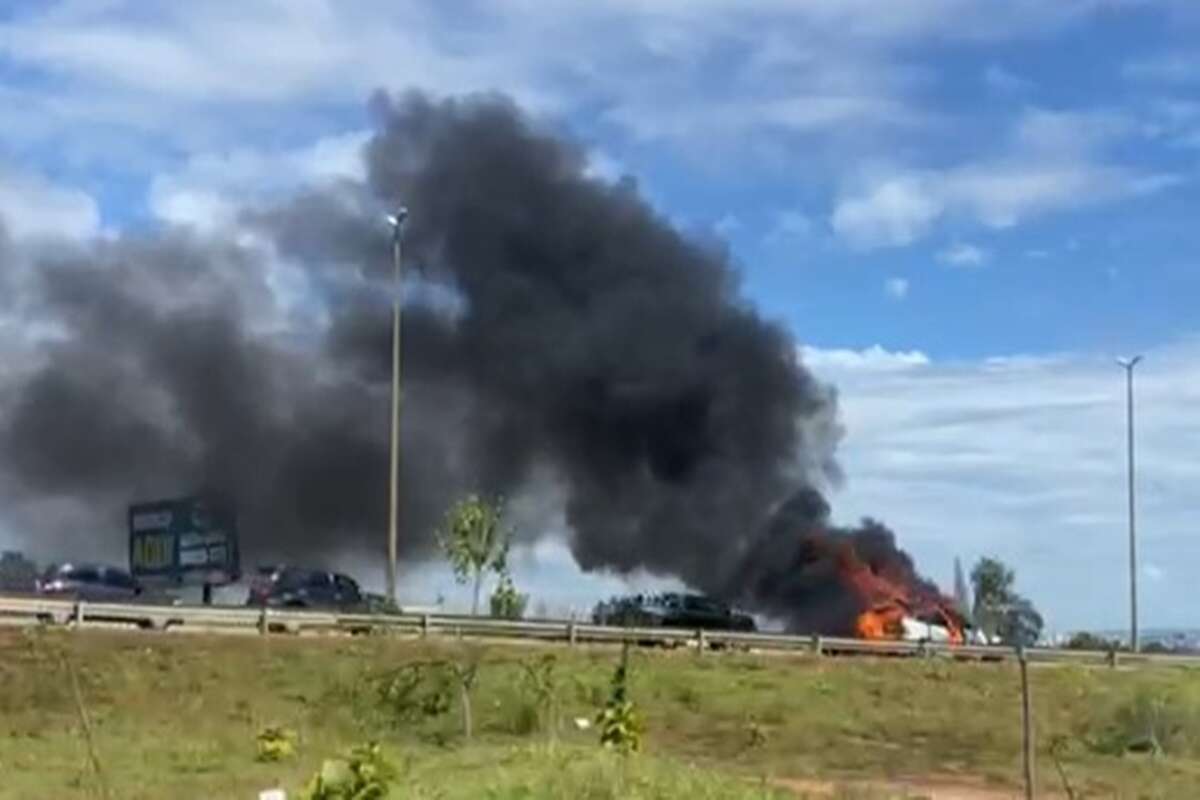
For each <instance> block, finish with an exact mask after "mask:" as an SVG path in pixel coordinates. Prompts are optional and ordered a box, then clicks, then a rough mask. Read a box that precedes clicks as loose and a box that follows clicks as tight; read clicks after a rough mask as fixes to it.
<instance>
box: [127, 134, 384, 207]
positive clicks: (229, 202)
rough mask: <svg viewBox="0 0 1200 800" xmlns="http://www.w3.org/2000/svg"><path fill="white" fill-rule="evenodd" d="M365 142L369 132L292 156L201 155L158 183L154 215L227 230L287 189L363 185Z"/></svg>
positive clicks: (322, 142) (153, 189)
mask: <svg viewBox="0 0 1200 800" xmlns="http://www.w3.org/2000/svg"><path fill="white" fill-rule="evenodd" d="M367 137H368V134H367V132H365V131H352V132H348V133H343V134H339V135H336V136H330V137H326V138H323V139H319V140H317V141H316V142H314V143H313V144H311V145H309V146H306V147H301V148H297V149H293V150H282V151H273V152H272V151H264V150H256V149H251V148H238V149H234V150H230V151H227V152H222V153H202V154H198V155H195V156H192V157H191V158H189V159H188V160H187V161H186V162H184V163H183V164H182V165H181V166H180V167H179V168H178V169H177V170H174V171H172V172H171V173H167V174H162V175H158V176H156V177H155V178H154V180H153V182H152V183H151V186H150V193H149V203H150V209H151V211H152V212H153V213H154V215H155V216H156V217H158V218H159V219H162V220H164V221H167V222H172V223H175V224H180V225H192V226H195V227H197V228H201V229H212V228H214V227H220V226H223V225H228V224H230V223H231V222H232V221H233V219H234V217H235V216H236V214H237V212H238V211H239V210H241V209H242V208H244V207H245V206H247V205H251V204H253V203H254V202H255V201H256V200H262V199H264V198H266V197H270V196H271V195H273V194H278V193H280V192H282V191H284V190H286V189H294V188H297V187H301V186H306V185H319V184H322V183H325V182H328V181H333V180H336V179H338V178H351V179H356V180H361V179H363V178H364V177H365V167H364V165H363V162H362V157H361V151H362V147H363V145H364V144H365V143H366V140H367Z"/></svg>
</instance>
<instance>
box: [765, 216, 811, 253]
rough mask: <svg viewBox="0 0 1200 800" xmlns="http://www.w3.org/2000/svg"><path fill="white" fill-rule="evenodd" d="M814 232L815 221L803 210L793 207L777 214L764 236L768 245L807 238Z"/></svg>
mask: <svg viewBox="0 0 1200 800" xmlns="http://www.w3.org/2000/svg"><path fill="white" fill-rule="evenodd" d="M812 232H813V221H812V219H811V218H810V217H809V216H808V215H807V214H805V213H804V212H803V211H797V210H795V209H791V210H788V211H780V212H777V213H776V214H775V220H774V222H773V223H772V225H771V228H770V230H768V231H767V234H766V236H765V237H763V243H764V244H766V245H777V244H787V243H793V242H795V241H796V240H798V239H806V238H808V237H809V236H810V235H811V234H812Z"/></svg>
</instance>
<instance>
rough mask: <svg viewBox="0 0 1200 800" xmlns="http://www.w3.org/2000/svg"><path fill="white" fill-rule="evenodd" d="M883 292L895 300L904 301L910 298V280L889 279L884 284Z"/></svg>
mask: <svg viewBox="0 0 1200 800" xmlns="http://www.w3.org/2000/svg"><path fill="white" fill-rule="evenodd" d="M883 291H884V293H885V294H886V295H887V296H888V297H890V298H892V299H893V300H903V299H904V298H906V297H908V279H907V278H888V279H887V280H886V281H884V282H883Z"/></svg>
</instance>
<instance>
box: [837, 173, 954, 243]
mask: <svg viewBox="0 0 1200 800" xmlns="http://www.w3.org/2000/svg"><path fill="white" fill-rule="evenodd" d="M944 210H945V208H944V206H943V204H942V201H941V199H940V198H939V197H938V196H937V192H935V191H932V190H931V187H930V186H929V185H928V183H927V182H926V181H925V180H923V179H921V178H919V177H915V176H900V177H895V178H891V179H887V180H884V181H881V182H880V183H879V184H877V185H875V186H874V187H872V188H871V189H870V190H869V191H868V192H867V193H865V194H863V195H859V196H855V197H850V198H847V199H844V200H841V201H839V202H838V203H837V205H836V207H835V208H834V211H833V216H832V218H831V219H830V224H831V225H832V227H833V230H834V232H835V233H836V234H838V235H839V236H841V237H842V238H843V239H845V240H846V241H848V242H850V243H851V244H854V245H856V246H859V247H867V248H870V247H880V246H887V245H893V246H898V245H906V244H911V243H912V242H914V241H915V240H916V239H918V238H919V237H921V236H923V235H925V233H926V231H928V230H929V228H930V227H931V226H932V225H933V223H934V221H936V220H937V219H938V217H940V216H941V215H942V213H943V212H944Z"/></svg>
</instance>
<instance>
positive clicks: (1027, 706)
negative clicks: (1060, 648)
mask: <svg viewBox="0 0 1200 800" xmlns="http://www.w3.org/2000/svg"><path fill="white" fill-rule="evenodd" d="M1017 664H1018V665H1019V666H1020V669H1021V743H1022V756H1023V758H1022V760H1023V762H1024V764H1023V765H1024V768H1025V800H1033V797H1034V782H1033V708H1032V704H1031V703H1030V699H1029V659H1028V658H1027V657H1026V654H1025V647H1024V646H1023V645H1017Z"/></svg>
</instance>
